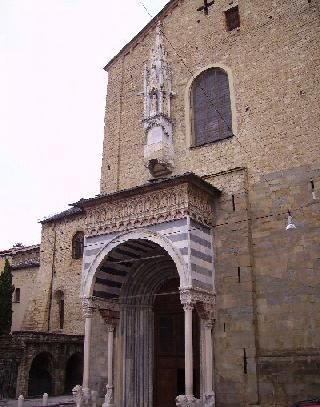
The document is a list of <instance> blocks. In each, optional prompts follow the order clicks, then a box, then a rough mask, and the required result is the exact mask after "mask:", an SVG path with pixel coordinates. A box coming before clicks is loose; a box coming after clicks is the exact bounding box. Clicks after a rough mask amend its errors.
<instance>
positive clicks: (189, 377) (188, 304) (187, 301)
mask: <svg viewBox="0 0 320 407" xmlns="http://www.w3.org/2000/svg"><path fill="white" fill-rule="evenodd" d="M180 300H181V303H182V304H183V309H184V354H185V356H184V358H185V393H186V394H185V395H180V396H178V397H177V398H176V405H177V406H183V407H187V406H193V405H196V401H197V400H196V398H195V397H194V396H193V347H192V311H193V309H194V301H193V299H192V293H191V291H190V290H188V289H182V290H180Z"/></svg>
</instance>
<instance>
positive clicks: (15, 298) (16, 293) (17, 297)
mask: <svg viewBox="0 0 320 407" xmlns="http://www.w3.org/2000/svg"><path fill="white" fill-rule="evenodd" d="M14 302H20V288H16V289H15V292H14Z"/></svg>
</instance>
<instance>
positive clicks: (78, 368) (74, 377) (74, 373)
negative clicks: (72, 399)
mask: <svg viewBox="0 0 320 407" xmlns="http://www.w3.org/2000/svg"><path fill="white" fill-rule="evenodd" d="M82 373H83V356H82V354H81V353H74V354H73V355H72V356H71V357H70V358H69V359H68V362H67V366H66V376H65V385H64V391H65V393H66V394H71V393H72V389H73V388H74V387H75V386H76V385H77V384H80V385H82Z"/></svg>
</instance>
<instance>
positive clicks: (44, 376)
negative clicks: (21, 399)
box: [28, 352, 53, 397]
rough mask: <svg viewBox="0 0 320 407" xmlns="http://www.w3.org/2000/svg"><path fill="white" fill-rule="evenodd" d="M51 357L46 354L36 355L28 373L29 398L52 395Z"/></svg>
mask: <svg viewBox="0 0 320 407" xmlns="http://www.w3.org/2000/svg"><path fill="white" fill-rule="evenodd" d="M52 372H53V361H52V356H51V355H50V354H49V353H47V352H42V353H40V354H39V355H37V356H36V357H35V358H34V359H33V361H32V365H31V368H30V371H29V384H28V395H29V397H35V396H42V395H43V393H48V394H49V395H51V394H52V384H53V383H52Z"/></svg>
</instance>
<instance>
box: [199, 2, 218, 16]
mask: <svg viewBox="0 0 320 407" xmlns="http://www.w3.org/2000/svg"><path fill="white" fill-rule="evenodd" d="M214 2H215V0H212V1H208V0H203V6H201V7H199V8H197V11H203V12H204V14H205V15H206V16H207V15H208V14H209V7H211V6H213V5H214Z"/></svg>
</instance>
